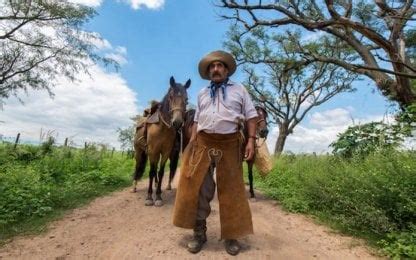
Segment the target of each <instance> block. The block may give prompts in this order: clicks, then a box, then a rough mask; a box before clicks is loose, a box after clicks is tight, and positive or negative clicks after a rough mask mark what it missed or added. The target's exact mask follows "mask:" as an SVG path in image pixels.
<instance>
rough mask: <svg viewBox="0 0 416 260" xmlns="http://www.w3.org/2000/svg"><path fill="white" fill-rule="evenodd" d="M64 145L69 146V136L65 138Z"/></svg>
mask: <svg viewBox="0 0 416 260" xmlns="http://www.w3.org/2000/svg"><path fill="white" fill-rule="evenodd" d="M64 146H65V147H67V146H68V137H67V138H65V142H64Z"/></svg>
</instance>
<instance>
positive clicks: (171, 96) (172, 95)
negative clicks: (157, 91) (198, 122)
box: [168, 77, 191, 129]
mask: <svg viewBox="0 0 416 260" xmlns="http://www.w3.org/2000/svg"><path fill="white" fill-rule="evenodd" d="M190 86H191V80H190V79H188V81H186V83H185V85H182V84H179V83H176V82H175V79H174V78H173V77H170V87H169V92H168V100H169V107H170V109H169V112H170V113H171V122H172V125H173V127H175V128H176V129H179V128H180V127H181V126H182V124H183V121H184V115H185V110H186V104H187V103H188V93H187V92H186V90H187V89H188V88H189V87H190Z"/></svg>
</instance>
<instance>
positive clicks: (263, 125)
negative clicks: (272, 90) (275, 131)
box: [256, 106, 269, 138]
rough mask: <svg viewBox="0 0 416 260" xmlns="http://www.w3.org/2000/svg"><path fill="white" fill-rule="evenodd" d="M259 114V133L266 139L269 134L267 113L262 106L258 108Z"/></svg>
mask: <svg viewBox="0 0 416 260" xmlns="http://www.w3.org/2000/svg"><path fill="white" fill-rule="evenodd" d="M256 110H257V114H258V115H259V116H258V117H257V132H258V134H259V136H260V137H261V138H266V137H267V135H268V134H269V129H268V128H267V111H266V109H264V108H263V107H261V106H256Z"/></svg>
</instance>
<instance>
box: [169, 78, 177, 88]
mask: <svg viewBox="0 0 416 260" xmlns="http://www.w3.org/2000/svg"><path fill="white" fill-rule="evenodd" d="M170 86H171V87H172V88H174V87H176V83H175V78H174V77H173V76H171V77H170Z"/></svg>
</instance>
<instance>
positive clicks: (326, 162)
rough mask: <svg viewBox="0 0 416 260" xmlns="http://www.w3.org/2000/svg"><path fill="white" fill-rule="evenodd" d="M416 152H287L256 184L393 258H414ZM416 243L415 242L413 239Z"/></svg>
mask: <svg viewBox="0 0 416 260" xmlns="http://www.w3.org/2000/svg"><path fill="white" fill-rule="evenodd" d="M415 169H416V153H415V152H397V151H391V150H386V151H378V152H376V153H373V154H370V155H369V156H367V157H361V156H354V157H352V158H351V159H349V160H345V159H343V158H342V157H337V156H311V155H296V156H295V155H289V156H286V155H282V156H281V157H279V158H278V159H277V161H276V163H275V167H274V169H273V170H272V172H271V173H270V174H269V175H268V176H267V177H266V178H264V179H261V178H260V177H258V175H257V176H255V181H256V182H258V183H257V184H256V186H257V187H260V188H261V189H262V190H263V191H265V192H266V194H267V195H269V196H271V197H272V198H274V199H276V200H279V201H280V202H281V204H282V205H283V206H284V207H285V208H286V209H288V210H290V211H294V212H301V213H308V214H311V215H314V216H316V217H317V218H319V219H320V220H321V221H323V222H326V223H329V224H330V225H331V226H332V227H334V228H336V229H338V230H341V231H343V232H346V233H349V234H354V235H358V236H362V237H365V238H367V239H369V241H370V242H371V243H372V244H373V245H376V244H377V242H379V243H378V245H379V246H381V247H382V248H384V249H385V252H387V253H388V254H389V255H390V256H400V257H410V258H412V257H414V252H415V251H414V249H415V248H414V245H415V243H414V238H415V225H416V203H415V202H416V186H415V183H416V171H415ZM412 241H413V242H412Z"/></svg>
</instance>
